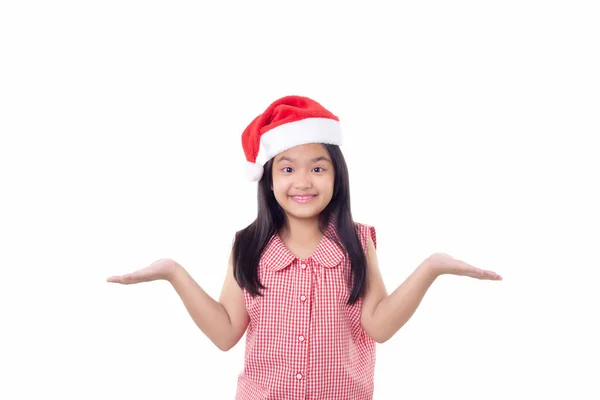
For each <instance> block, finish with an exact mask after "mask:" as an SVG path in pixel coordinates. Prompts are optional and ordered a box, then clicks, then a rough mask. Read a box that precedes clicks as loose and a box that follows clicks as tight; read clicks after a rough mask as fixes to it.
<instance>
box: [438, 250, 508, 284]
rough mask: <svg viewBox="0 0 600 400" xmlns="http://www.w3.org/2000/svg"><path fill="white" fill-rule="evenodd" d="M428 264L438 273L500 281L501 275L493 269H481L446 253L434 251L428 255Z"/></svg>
mask: <svg viewBox="0 0 600 400" xmlns="http://www.w3.org/2000/svg"><path fill="white" fill-rule="evenodd" d="M428 261H429V265H430V266H431V268H432V269H433V270H434V271H435V272H436V273H438V274H440V275H442V274H451V275H462V276H469V277H471V278H477V279H486V280H495V281H501V280H502V277H501V276H500V275H498V274H497V273H496V272H494V271H489V270H486V269H481V268H477V267H474V266H472V265H471V264H467V263H466V262H464V261H461V260H457V259H455V258H453V257H452V256H449V255H448V254H446V253H435V254H432V255H431V256H429V259H428Z"/></svg>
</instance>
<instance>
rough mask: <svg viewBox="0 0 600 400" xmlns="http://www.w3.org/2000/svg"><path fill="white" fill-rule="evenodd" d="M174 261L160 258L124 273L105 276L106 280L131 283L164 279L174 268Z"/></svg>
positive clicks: (125, 283) (167, 277)
mask: <svg viewBox="0 0 600 400" xmlns="http://www.w3.org/2000/svg"><path fill="white" fill-rule="evenodd" d="M175 265H176V263H175V261H173V260H171V259H160V260H157V261H155V262H153V263H152V264H150V265H149V266H147V267H145V268H142V269H139V270H137V271H134V272H131V273H129V274H125V275H115V276H111V277H110V278H107V279H106V281H107V282H113V283H121V284H123V285H131V284H134V283H140V282H150V281H156V280H161V279H165V280H168V279H169V277H170V276H171V274H172V273H173V270H174V268H175Z"/></svg>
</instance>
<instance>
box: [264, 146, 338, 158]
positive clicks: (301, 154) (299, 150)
mask: <svg viewBox="0 0 600 400" xmlns="http://www.w3.org/2000/svg"><path fill="white" fill-rule="evenodd" d="M283 157H287V158H290V159H295V160H299V161H302V160H305V159H312V158H316V157H327V158H329V152H328V151H327V149H326V148H325V146H323V145H322V144H320V143H308V144H303V145H300V146H295V147H292V148H291V149H288V150H286V151H284V152H281V153H279V154H277V156H276V157H275V161H277V160H279V159H281V158H283Z"/></svg>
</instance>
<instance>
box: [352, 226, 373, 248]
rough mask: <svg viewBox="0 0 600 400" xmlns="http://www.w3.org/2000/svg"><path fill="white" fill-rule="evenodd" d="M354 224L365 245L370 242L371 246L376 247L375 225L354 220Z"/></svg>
mask: <svg viewBox="0 0 600 400" xmlns="http://www.w3.org/2000/svg"><path fill="white" fill-rule="evenodd" d="M354 225H355V226H356V230H357V232H358V234H359V236H360V238H361V241H363V240H364V244H365V245H367V244H371V242H372V245H373V247H374V248H377V232H376V231H375V227H374V226H373V225H368V224H365V223H362V222H354ZM366 247H369V246H366Z"/></svg>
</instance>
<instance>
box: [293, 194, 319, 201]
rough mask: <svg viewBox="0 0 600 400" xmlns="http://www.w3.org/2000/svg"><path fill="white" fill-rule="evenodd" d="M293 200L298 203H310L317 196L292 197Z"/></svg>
mask: <svg viewBox="0 0 600 400" xmlns="http://www.w3.org/2000/svg"><path fill="white" fill-rule="evenodd" d="M290 197H291V198H292V200H294V201H295V202H296V203H308V202H309V201H312V200H313V199H314V198H315V197H317V195H316V194H315V195H310V196H307V195H305V196H290Z"/></svg>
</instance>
